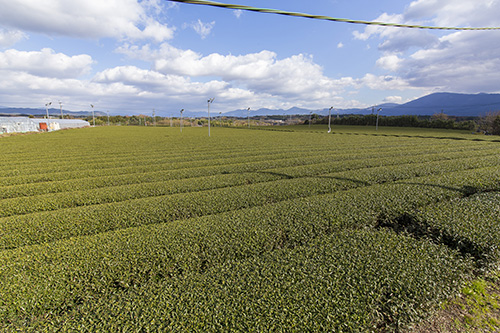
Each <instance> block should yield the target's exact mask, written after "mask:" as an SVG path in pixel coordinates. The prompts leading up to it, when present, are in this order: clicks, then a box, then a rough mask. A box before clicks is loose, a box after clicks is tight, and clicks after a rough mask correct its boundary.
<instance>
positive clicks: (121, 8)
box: [0, 0, 173, 42]
mask: <svg viewBox="0 0 500 333" xmlns="http://www.w3.org/2000/svg"><path fill="white" fill-rule="evenodd" d="M154 4H155V3H154V1H153V2H152V1H146V2H144V4H143V3H140V2H137V1H136V0H106V1H102V0H74V1H64V0H46V1H35V0H24V1H22V0H0V7H1V8H2V10H1V11H0V22H1V25H3V26H5V27H10V28H14V29H19V30H23V31H31V32H37V33H45V34H49V35H54V34H55V35H61V36H71V37H78V38H101V37H114V38H120V39H124V38H128V39H133V40H137V39H154V40H155V41H157V42H161V41H164V40H167V39H170V38H172V37H173V29H172V28H169V27H167V26H166V25H163V24H161V23H159V22H158V21H156V20H154V19H153V18H152V17H151V16H149V15H148V14H147V8H151V6H153V7H154ZM156 5H158V4H157V3H156Z"/></svg>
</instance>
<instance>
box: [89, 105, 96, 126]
mask: <svg viewBox="0 0 500 333" xmlns="http://www.w3.org/2000/svg"><path fill="white" fill-rule="evenodd" d="M90 106H91V107H92V124H93V125H94V126H93V127H95V117H94V104H90Z"/></svg>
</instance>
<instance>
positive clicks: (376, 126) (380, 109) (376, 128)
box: [375, 108, 382, 131]
mask: <svg viewBox="0 0 500 333" xmlns="http://www.w3.org/2000/svg"><path fill="white" fill-rule="evenodd" d="M380 111H382V108H379V109H378V110H377V124H376V125H375V130H376V131H378V115H379V113H380Z"/></svg>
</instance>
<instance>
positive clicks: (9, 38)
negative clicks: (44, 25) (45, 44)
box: [0, 29, 27, 47]
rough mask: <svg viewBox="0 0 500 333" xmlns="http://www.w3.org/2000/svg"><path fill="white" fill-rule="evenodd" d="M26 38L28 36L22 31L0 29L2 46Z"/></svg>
mask: <svg viewBox="0 0 500 333" xmlns="http://www.w3.org/2000/svg"><path fill="white" fill-rule="evenodd" d="M25 38H27V36H26V34H25V33H24V32H22V31H19V30H5V29H0V47H9V46H11V45H14V44H15V43H17V42H19V41H21V40H23V39H25Z"/></svg>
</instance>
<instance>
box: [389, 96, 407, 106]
mask: <svg viewBox="0 0 500 333" xmlns="http://www.w3.org/2000/svg"><path fill="white" fill-rule="evenodd" d="M402 101H403V97H401V96H387V97H386V98H384V103H397V104H401V102H402Z"/></svg>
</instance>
